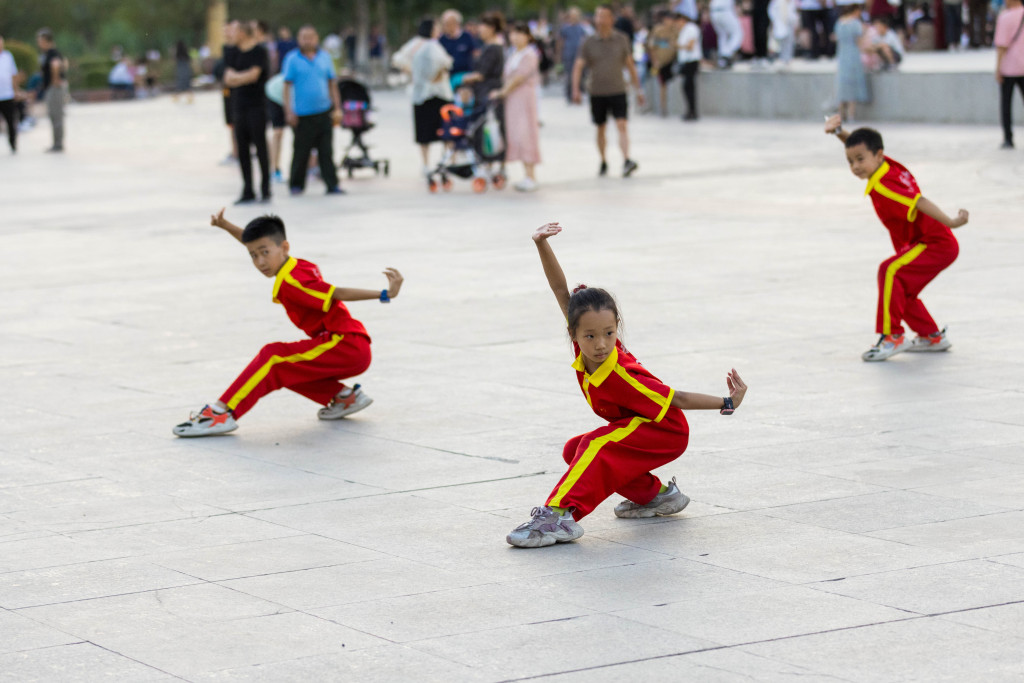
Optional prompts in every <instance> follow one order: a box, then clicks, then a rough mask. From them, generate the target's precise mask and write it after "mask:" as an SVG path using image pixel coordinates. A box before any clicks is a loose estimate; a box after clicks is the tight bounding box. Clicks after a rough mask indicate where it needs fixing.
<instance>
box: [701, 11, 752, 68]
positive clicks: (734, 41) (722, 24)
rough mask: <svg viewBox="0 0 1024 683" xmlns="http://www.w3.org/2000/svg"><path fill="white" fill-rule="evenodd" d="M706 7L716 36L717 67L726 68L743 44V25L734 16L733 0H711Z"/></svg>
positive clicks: (730, 64)
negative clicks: (709, 12)
mask: <svg viewBox="0 0 1024 683" xmlns="http://www.w3.org/2000/svg"><path fill="white" fill-rule="evenodd" d="M708 9H709V10H710V11H711V25H712V26H714V27H715V35H716V36H718V67H719V68H720V69H728V68H730V67H732V62H733V58H734V57H735V56H736V53H737V52H738V51H739V49H740V47H741V46H742V45H743V27H742V26H740V20H739V17H737V16H736V3H735V2H734V1H733V0H711V2H710V4H709V5H708Z"/></svg>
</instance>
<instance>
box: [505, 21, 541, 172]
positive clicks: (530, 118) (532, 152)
mask: <svg viewBox="0 0 1024 683" xmlns="http://www.w3.org/2000/svg"><path fill="white" fill-rule="evenodd" d="M509 41H510V42H511V43H512V51H511V52H510V53H509V56H508V59H506V60H505V78H504V85H502V87H501V90H499V91H498V92H497V93H496V94H495V96H496V97H499V98H502V99H504V100H505V136H506V138H507V147H506V149H505V161H521V162H523V170H524V172H525V177H524V178H523V179H522V180H520V181H519V182H518V183H516V184H515V188H516V189H517V190H519V191H520V192H533V191H534V190H536V189H537V177H536V175H535V174H534V168H535V167H536V165H537V164H539V163H540V120H539V117H538V115H537V86H538V85H539V84H540V56H539V55H538V54H537V49H536V48H535V47H534V46H533V39H532V38H531V36H530V27H529V25H527V24H525V23H522V22H520V23H517V24H515V25H514V26H513V27H512V30H511V32H510V33H509Z"/></svg>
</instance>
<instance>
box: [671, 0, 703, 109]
mask: <svg viewBox="0 0 1024 683" xmlns="http://www.w3.org/2000/svg"><path fill="white" fill-rule="evenodd" d="M675 19H676V28H677V29H678V31H679V38H678V39H676V48H677V52H676V62H677V63H678V64H679V74H680V75H681V76H682V77H683V98H684V99H685V100H686V114H684V115H683V120H684V121H696V120H697V72H698V71H699V70H700V60H701V59H703V57H704V52H703V50H701V46H700V42H701V34H700V26H698V25H697V22H696V20H695V17H688V16H687V15H686V14H683V13H681V12H679V13H677V14H676V15H675Z"/></svg>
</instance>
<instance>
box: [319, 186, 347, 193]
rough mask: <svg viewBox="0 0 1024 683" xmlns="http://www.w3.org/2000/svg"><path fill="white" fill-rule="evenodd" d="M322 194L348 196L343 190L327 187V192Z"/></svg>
mask: <svg viewBox="0 0 1024 683" xmlns="http://www.w3.org/2000/svg"><path fill="white" fill-rule="evenodd" d="M324 194H348V193H347V192H345V190H343V189H341V188H340V187H329V188H327V192H325V193H324Z"/></svg>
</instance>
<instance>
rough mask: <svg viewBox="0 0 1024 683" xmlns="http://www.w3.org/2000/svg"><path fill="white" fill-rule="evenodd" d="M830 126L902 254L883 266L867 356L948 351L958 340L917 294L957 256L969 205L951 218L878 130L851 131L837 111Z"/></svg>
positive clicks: (827, 125)
mask: <svg viewBox="0 0 1024 683" xmlns="http://www.w3.org/2000/svg"><path fill="white" fill-rule="evenodd" d="M825 132H826V133H831V134H835V136H836V137H838V138H839V139H840V140H841V141H842V142H843V143H844V144H845V145H846V159H847V161H849V162H850V170H851V171H853V174H854V175H855V176H857V177H858V178H861V179H864V180H867V181H868V186H867V189H866V190H865V192H864V194H867V195H870V196H871V202H872V203H873V204H874V206H875V212H876V213H877V214H878V218H879V219H880V220H881V221H882V224H883V225H885V227H886V228H887V229H888V230H889V236H890V237H891V238H892V245H893V247H895V248H896V255H895V256H891V257H889V258H887V259H886V260H884V261H882V264H881V265H880V266H879V268H878V316H877V323H876V325H877V329H876V330H875V331H876V332H878V334H879V338H878V343H876V344H875V345H874V346H872V347H871V348H870V349H868V350H867V351H865V352H864V353H863V355H862V356H861V358H863V359H864V360H866V361H881V360H885V359H886V358H890V357H891V356H894V355H896V354H897V353H901V352H903V351H945V350H946V349H948V348H949V347H950V346H952V344H951V343H950V341H949V337H948V336H947V335H946V330H945V329H942V330H940V329H939V326H938V325H936V324H935V321H934V320H933V319H932V316H931V315H929V313H928V309H926V308H925V307H924V303H923V302H922V301H921V300H920V299H919V298H917V297H918V295H919V294H920V293H921V290H922V289H924V287H925V285H927V284H928V283H929V282H931V281H932V280H934V279H935V276H936V275H938V274H939V273H940V272H942V271H943V270H945V269H946V268H947V267H949V265H950V264H951V263H953V261H955V260H956V257H957V254H958V253H959V251H960V247H959V245H958V244H957V241H956V238H955V237H953V233H952V231H951V230H950V228H959V227H960V226H961V225H964V224H966V223H967V217H968V214H967V211H966V210H965V209H960V210H959V212H958V213H957V216H956V218H950V217H949V216H947V215H946V214H945V213H943V212H942V210H941V209H940V208H939V207H937V206H936V205H935V204H934V203H932V202H931V201H929V200H928V199H927V198H925V197H922V196H921V190H920V189H918V187H917V181H916V180H914V176H912V175H911V174H910V171H908V170H907V169H906V168H904V167H903V166H902V165H900V164H899V163H897V162H896V161H893V160H892V159H890V158H889V157H887V156H885V150H884V148H883V146H882V136H881V134H879V133H878V131H876V130H872V129H871V128H858V129H857V130H855V131H853V132H852V133H850V132H847V131H845V130H843V128H842V120H841V119H840V118H839V116H838V115H837V116H833V117H831V118H830V119H829V120H828V121H826V123H825ZM904 321H905V322H906V323H907V326H909V327H910V329H912V330H914V332H916V333H917V338H916V339H914V340H913V341H911V342H907V341H906V339H905V338H904V335H903V322H904Z"/></svg>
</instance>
